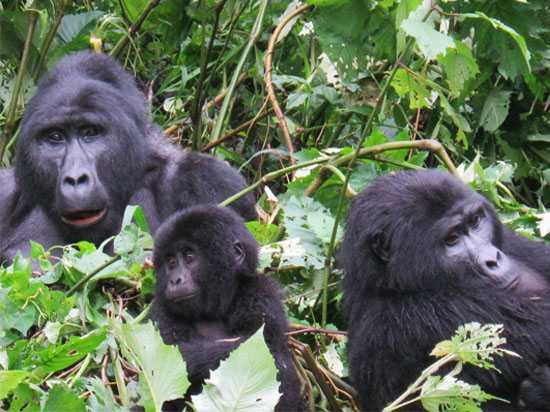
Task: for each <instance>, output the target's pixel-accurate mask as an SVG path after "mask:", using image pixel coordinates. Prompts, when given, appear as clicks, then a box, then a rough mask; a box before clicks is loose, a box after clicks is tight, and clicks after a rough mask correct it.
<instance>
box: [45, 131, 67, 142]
mask: <svg viewBox="0 0 550 412" xmlns="http://www.w3.org/2000/svg"><path fill="white" fill-rule="evenodd" d="M46 139H48V142H50V143H55V144H59V143H63V142H64V141H65V137H64V136H63V134H62V133H61V132H59V131H57V130H56V131H52V132H49V133H48V135H47V136H46Z"/></svg>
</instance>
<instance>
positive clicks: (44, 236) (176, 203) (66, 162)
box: [0, 52, 256, 259]
mask: <svg viewBox="0 0 550 412" xmlns="http://www.w3.org/2000/svg"><path fill="white" fill-rule="evenodd" d="M0 183H1V184H2V195H0V233H2V235H1V238H2V239H1V241H0V256H3V257H4V258H7V259H11V258H13V255H14V253H15V252H16V251H17V250H18V249H23V250H28V240H29V239H34V240H37V241H40V242H42V243H44V244H45V246H51V245H53V244H64V243H69V242H75V241H78V240H89V241H92V242H94V243H96V244H99V243H100V242H102V241H103V240H105V239H106V238H107V237H109V236H111V235H113V234H116V233H118V231H119V229H120V225H121V222H122V215H123V212H124V209H125V207H126V206H127V205H128V204H139V205H141V206H142V207H143V208H144V210H145V213H146V216H147V218H148V219H149V221H150V224H151V228H152V230H153V231H154V230H155V229H156V227H158V225H159V224H160V223H161V222H162V220H163V219H164V218H165V217H167V216H168V215H170V214H171V213H172V212H174V211H175V210H179V209H181V208H184V207H187V206H191V205H194V204H198V203H215V202H219V201H221V200H223V199H225V198H227V197H228V196H230V195H232V194H234V193H236V192H237V191H239V190H240V189H242V188H243V187H244V186H245V183H244V180H243V179H242V177H241V176H240V175H239V174H238V173H237V172H236V171H235V170H234V169H232V168H231V167H229V166H227V165H225V164H224V163H222V162H220V161H218V160H215V159H213V158H211V157H208V156H204V155H200V154H196V153H186V152H184V151H181V150H177V149H176V148H173V147H171V146H169V145H168V144H167V143H166V142H165V141H164V138H163V136H162V134H161V133H160V132H159V131H158V129H157V127H156V126H154V125H153V124H152V123H151V120H150V116H149V113H148V107H147V104H146V101H145V99H144V96H143V95H142V93H141V92H140V91H139V90H138V89H137V87H136V85H135V82H134V79H133V77H132V76H130V75H129V74H128V73H126V72H125V71H124V69H123V68H122V67H121V66H120V65H119V64H117V63H116V62H115V61H113V60H112V59H111V58H110V57H108V56H106V55H103V54H93V53H89V52H80V53H76V54H73V55H70V56H68V57H65V58H64V59H62V60H61V61H60V62H59V63H58V64H57V66H56V67H55V68H54V69H53V70H52V71H51V72H50V73H49V74H48V75H47V76H46V77H45V78H44V79H43V80H42V81H41V83H40V85H39V87H38V90H37V92H36V95H35V96H34V97H33V98H32V99H31V101H30V102H29V105H28V107H27V110H26V112H25V115H24V117H23V120H22V124H21V134H20V136H19V138H18V141H17V148H16V161H15V170H12V169H10V170H5V171H2V173H0ZM233 207H234V208H235V210H236V211H237V212H238V213H239V214H241V215H242V216H243V217H244V218H245V219H253V218H254V217H255V215H256V214H255V211H254V201H253V198H252V197H250V196H249V197H246V198H244V199H242V200H241V201H239V202H236V203H235V204H234V206H233Z"/></svg>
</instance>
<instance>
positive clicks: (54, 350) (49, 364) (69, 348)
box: [25, 328, 106, 373]
mask: <svg viewBox="0 0 550 412" xmlns="http://www.w3.org/2000/svg"><path fill="white" fill-rule="evenodd" d="M105 336H106V331H105V329H104V328H101V329H96V330H94V331H92V332H90V333H89V334H88V335H85V336H82V337H80V336H71V337H70V338H69V340H68V341H67V343H64V344H62V345H50V346H48V347H46V348H44V349H42V350H39V351H37V352H34V353H33V354H32V355H31V357H30V359H27V360H26V362H25V366H27V367H29V368H35V367H37V368H39V369H40V371H42V372H44V373H50V372H56V371H58V370H61V369H64V368H66V367H68V366H71V365H73V364H75V363H76V362H78V361H79V360H81V359H83V358H84V357H85V356H86V355H87V354H88V353H90V352H92V351H94V350H95V349H96V348H97V347H98V346H99V345H100V344H101V343H102V342H103V341H104V340H105Z"/></svg>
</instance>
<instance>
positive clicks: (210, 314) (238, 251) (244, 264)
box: [154, 206, 258, 319]
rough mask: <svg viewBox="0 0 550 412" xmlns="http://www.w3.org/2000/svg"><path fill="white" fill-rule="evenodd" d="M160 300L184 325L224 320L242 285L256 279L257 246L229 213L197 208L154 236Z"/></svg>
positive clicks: (234, 216)
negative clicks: (222, 316)
mask: <svg viewBox="0 0 550 412" xmlns="http://www.w3.org/2000/svg"><path fill="white" fill-rule="evenodd" d="M154 260H155V265H156V266H157V292H156V293H157V297H158V300H159V301H160V302H164V304H165V305H166V309H167V310H168V311H170V312H172V313H173V314H175V315H178V317H179V318H180V319H183V318H185V319H209V318H215V317H216V315H217V314H224V313H225V312H226V311H227V309H228V307H229V305H230V304H231V303H232V302H233V301H234V299H235V293H236V290H237V288H238V287H239V285H240V283H241V282H240V281H241V280H244V279H246V278H247V277H250V276H255V275H256V266H257V264H258V244H257V243H256V241H255V240H254V238H253V237H252V235H251V234H250V232H249V231H248V230H247V229H246V226H245V225H244V222H243V220H242V218H241V217H240V216H239V215H237V214H236V213H235V212H234V211H232V210H231V209H228V208H218V207H215V206H195V207H192V208H190V209H187V210H185V211H184V212H180V213H176V214H175V215H173V216H172V217H171V218H170V219H168V220H167V221H166V222H165V223H164V224H163V225H162V226H161V227H160V229H159V231H158V232H157V234H156V236H155V257H154Z"/></svg>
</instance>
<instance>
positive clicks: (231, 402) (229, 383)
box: [192, 326, 281, 412]
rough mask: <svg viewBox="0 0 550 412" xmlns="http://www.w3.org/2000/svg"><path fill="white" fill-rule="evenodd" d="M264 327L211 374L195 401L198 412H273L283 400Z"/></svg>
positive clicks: (194, 397) (193, 398) (194, 398)
mask: <svg viewBox="0 0 550 412" xmlns="http://www.w3.org/2000/svg"><path fill="white" fill-rule="evenodd" d="M263 330H264V328H263V326H262V327H261V328H260V329H259V330H258V331H257V332H256V333H255V334H254V335H252V336H251V337H250V338H249V339H247V340H246V341H245V342H244V343H243V344H241V345H240V346H239V347H238V348H237V349H235V350H234V351H233V352H231V354H230V355H229V358H227V359H226V360H223V361H222V362H221V364H220V366H219V368H217V369H216V370H215V371H213V372H211V373H210V378H209V379H207V380H206V385H205V386H204V387H203V391H202V393H201V394H200V395H196V396H193V397H192V400H193V404H194V405H195V408H196V409H197V411H198V412H206V411H208V412H214V411H218V412H226V411H235V412H237V411H239V412H263V411H265V412H271V411H273V409H274V408H275V405H276V404H277V402H278V401H279V397H280V396H281V394H280V392H279V382H278V381H277V367H276V366H275V361H274V359H273V356H271V353H270V352H269V348H268V347H267V345H266V343H265V341H264V336H263Z"/></svg>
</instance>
